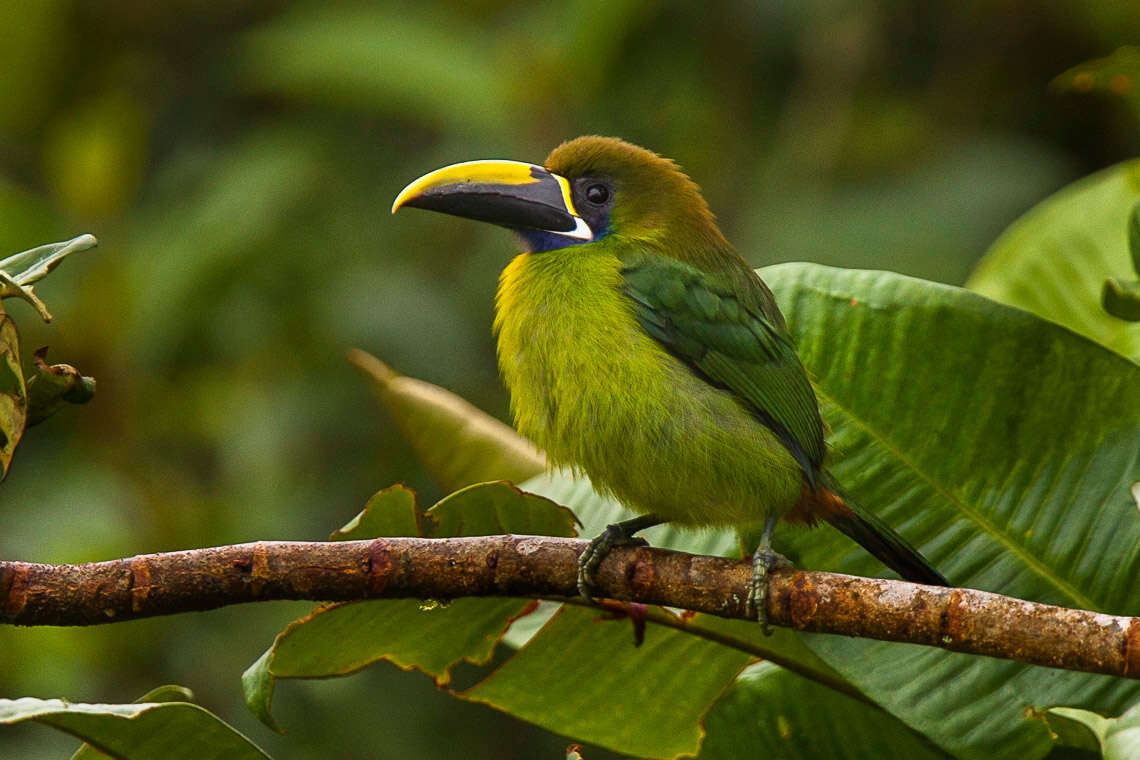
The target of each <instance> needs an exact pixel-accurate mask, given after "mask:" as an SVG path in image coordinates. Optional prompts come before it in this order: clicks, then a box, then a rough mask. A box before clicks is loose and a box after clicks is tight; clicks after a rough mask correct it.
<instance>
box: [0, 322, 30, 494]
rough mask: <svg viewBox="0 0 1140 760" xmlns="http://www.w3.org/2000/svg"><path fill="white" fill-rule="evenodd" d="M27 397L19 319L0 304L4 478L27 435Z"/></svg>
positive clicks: (0, 473) (0, 470) (0, 466)
mask: <svg viewBox="0 0 1140 760" xmlns="http://www.w3.org/2000/svg"><path fill="white" fill-rule="evenodd" d="M27 401H28V399H27V392H26V389H25V387H24V372H23V370H22V369H20V336H19V334H18V333H17V332H16V323H15V322H13V321H12V318H11V317H9V316H8V315H7V314H5V313H4V308H3V306H2V305H0V480H3V479H4V476H6V475H7V474H8V468H9V466H10V465H11V463H12V455H13V454H14V453H15V451H16V444H18V443H19V442H20V438H21V437H23V435H24V427H25V424H26V421H27V410H28V404H27Z"/></svg>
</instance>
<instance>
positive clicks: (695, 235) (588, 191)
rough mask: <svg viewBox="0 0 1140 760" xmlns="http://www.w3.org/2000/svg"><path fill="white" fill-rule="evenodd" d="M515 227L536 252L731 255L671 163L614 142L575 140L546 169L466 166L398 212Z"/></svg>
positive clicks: (429, 179) (402, 198)
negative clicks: (599, 248)
mask: <svg viewBox="0 0 1140 760" xmlns="http://www.w3.org/2000/svg"><path fill="white" fill-rule="evenodd" d="M403 206H413V207H417V208H425V209H430V210H432V211H441V212H443V213H446V214H454V215H456V216H463V217H467V218H469V219H477V220H480V221H484V222H491V223H493V224H498V225H501V226H504V227H509V228H511V229H513V230H515V231H516V232H518V234H519V236H520V237H521V238H522V240H523V243H524V245H525V246H526V247H527V249H528V250H530V251H535V252H542V251H553V250H562V249H570V248H572V247H573V246H578V245H584V244H590V243H595V242H600V241H603V240H611V241H614V242H628V243H633V244H637V245H639V246H640V247H649V248H654V249H659V250H662V249H664V248H665V241H668V249H669V250H670V251H677V250H684V247H685V246H686V245H687V246H691V247H692V248H695V249H708V248H710V247H711V248H721V247H722V246H727V243H725V240H724V237H723V236H722V235H721V233H720V230H719V229H718V228H717V226H716V221H715V219H714V218H713V215H712V213H711V212H710V211H709V209H708V206H707V205H706V204H705V201H704V198H702V197H701V194H700V190H699V189H698V188H697V186H696V185H695V184H694V183H693V181H692V180H690V179H689V178H688V177H687V176H685V174H684V173H683V172H682V171H681V170H680V169H679V168H678V167H677V165H676V164H675V163H673V162H672V161H670V160H669V159H667V158H662V157H661V156H658V155H657V154H656V153H653V152H651V151H648V150H645V149H644V148H639V147H637V146H636V145H631V144H630V143H627V142H624V141H622V140H618V139H615V138H612V137H594V136H590V137H579V138H577V139H575V140H570V141H568V142H565V143H563V144H562V145H560V146H558V147H557V148H555V149H554V151H552V152H551V154H550V155H549V156H547V157H546V160H545V161H544V162H543V165H542V166H537V165H534V164H527V163H522V162H519V161H498V160H493V161H467V162H464V163H461V164H453V165H451V166H446V167H444V168H442V169H437V170H436V171H434V172H431V173H429V174H426V175H424V176H423V177H420V178H419V179H417V180H415V181H414V182H412V183H411V184H409V185H408V186H407V187H405V188H404V189H403V190H402V191H401V192H400V194H399V195H398V196H397V197H396V201H395V203H393V204H392V211H393V213H395V212H396V211H397V210H398V209H400V208H401V207H403Z"/></svg>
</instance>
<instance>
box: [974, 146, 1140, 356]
mask: <svg viewBox="0 0 1140 760" xmlns="http://www.w3.org/2000/svg"><path fill="white" fill-rule="evenodd" d="M1138 197H1140V161H1128V162H1126V163H1123V164H1118V165H1116V166H1113V167H1111V168H1109V169H1105V170H1104V171H1102V172H1099V173H1097V174H1094V175H1092V176H1091V177H1088V178H1086V179H1083V180H1081V181H1080V182H1077V183H1075V184H1073V185H1070V186H1068V187H1066V188H1065V189H1063V190H1061V191H1060V192H1058V193H1056V194H1055V195H1053V196H1051V197H1050V198H1048V199H1046V200H1045V201H1043V202H1042V203H1040V204H1039V205H1038V206H1037V207H1035V208H1034V209H1032V210H1031V211H1029V213H1027V214H1025V216H1023V217H1021V219H1019V220H1018V221H1016V222H1015V223H1014V224H1013V225H1012V226H1011V227H1010V228H1009V229H1008V230H1006V231H1005V233H1004V234H1002V236H1001V237H1000V238H998V240H997V242H995V243H994V244H993V246H992V247H991V248H990V250H989V251H988V252H987V253H986V256H985V258H984V259H982V261H981V263H980V264H979V265H978V268H977V269H976V270H975V271H974V273H973V275H971V276H970V279H969V281H968V282H967V283H966V287H968V288H970V289H971V290H975V291H977V292H979V293H981V294H982V295H984V296H988V297H989V298H992V299H994V300H996V301H1001V302H1002V303H1006V304H1009V305H1011V306H1017V307H1019V308H1022V309H1026V310H1028V311H1031V312H1033V313H1034V314H1038V315H1040V316H1042V317H1044V318H1045V319H1048V320H1052V321H1054V322H1057V323H1058V324H1062V325H1064V326H1066V327H1068V328H1069V329H1071V330H1075V331H1076V332H1078V333H1081V334H1082V335H1086V336H1088V337H1090V338H1092V339H1093V340H1095V341H1097V342H1099V343H1102V344H1104V345H1105V346H1108V347H1109V348H1111V349H1112V350H1113V351H1116V352H1118V353H1120V354H1123V355H1124V356H1127V357H1130V358H1132V359H1133V360H1135V361H1140V325H1136V324H1134V323H1130V322H1125V321H1122V320H1120V319H1118V318H1116V317H1114V316H1112V315H1110V314H1108V313H1107V312H1106V311H1105V310H1104V309H1103V308H1102V306H1101V292H1102V290H1103V288H1104V283H1105V281H1106V280H1108V279H1111V278H1116V279H1120V280H1124V281H1130V280H1135V279H1136V271H1135V270H1134V269H1133V266H1132V261H1131V258H1130V255H1129V250H1128V240H1127V232H1126V230H1127V225H1128V220H1129V214H1130V212H1131V210H1132V206H1133V204H1134V203H1135V202H1136V201H1137V199H1138Z"/></svg>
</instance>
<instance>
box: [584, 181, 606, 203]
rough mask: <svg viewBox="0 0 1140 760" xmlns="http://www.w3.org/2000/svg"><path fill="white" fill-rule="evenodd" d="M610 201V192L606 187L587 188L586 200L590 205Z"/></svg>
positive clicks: (592, 186)
mask: <svg viewBox="0 0 1140 760" xmlns="http://www.w3.org/2000/svg"><path fill="white" fill-rule="evenodd" d="M609 199H610V190H609V188H608V187H606V186H605V185H590V186H589V187H587V188H586V200H588V201H589V202H590V203H598V204H601V203H605V202H606V201H608V200H609Z"/></svg>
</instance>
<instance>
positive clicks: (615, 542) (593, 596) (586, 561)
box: [578, 523, 649, 604]
mask: <svg viewBox="0 0 1140 760" xmlns="http://www.w3.org/2000/svg"><path fill="white" fill-rule="evenodd" d="M618 546H649V542H648V541H646V540H645V539H644V538H639V537H637V536H633V535H630V533H629V531H628V529H627V528H626V527H625V526H624V525H622V524H621V523H615V524H613V525H607V526H606V529H605V530H604V531H602V533H601V535H599V536H598V537H597V538H595V539H594V540H593V541H591V542H590V545H589V546H587V547H586V551H584V552H582V555H581V556H580V557H578V593H579V594H581V595H582V597H583V598H584V599H585V600H586V601H587V602H589V603H590V604H597V603H598V601H597V596H598V591H599V589H598V587H597V586H596V585H595V584H594V577H595V576H596V575H597V573H598V568H599V567H601V566H602V560H604V559H605V558H606V555H608V554H609V553H610V551H611V550H612V549H614V548H615V547H618Z"/></svg>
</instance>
